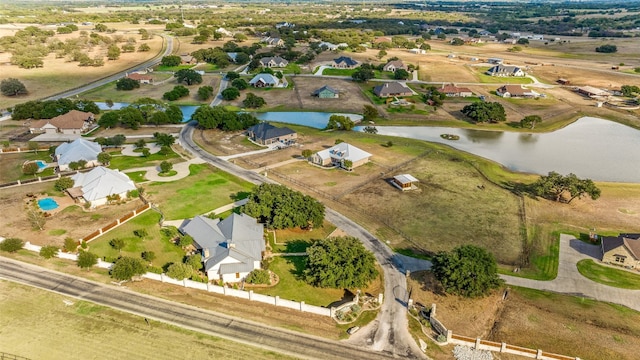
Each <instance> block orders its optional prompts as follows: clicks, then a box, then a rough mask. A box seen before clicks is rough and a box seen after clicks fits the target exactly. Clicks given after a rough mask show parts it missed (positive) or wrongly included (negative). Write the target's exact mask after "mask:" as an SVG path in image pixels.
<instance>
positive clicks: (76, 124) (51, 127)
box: [29, 110, 95, 134]
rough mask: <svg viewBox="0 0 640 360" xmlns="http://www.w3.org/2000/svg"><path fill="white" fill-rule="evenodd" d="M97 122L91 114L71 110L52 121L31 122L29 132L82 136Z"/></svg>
mask: <svg viewBox="0 0 640 360" xmlns="http://www.w3.org/2000/svg"><path fill="white" fill-rule="evenodd" d="M94 120H95V115H94V114H93V113H90V112H84V111H80V110H71V111H69V112H68V113H66V114H62V115H58V116H56V117H54V118H52V119H42V120H31V123H30V124H29V132H30V133H32V134H43V133H44V134H56V133H60V134H82V133H83V132H85V131H87V130H88V129H89V128H90V127H91V125H92V124H93V122H94Z"/></svg>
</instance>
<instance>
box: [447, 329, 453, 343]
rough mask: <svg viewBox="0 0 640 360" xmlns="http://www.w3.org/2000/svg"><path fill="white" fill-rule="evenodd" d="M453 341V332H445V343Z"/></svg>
mask: <svg viewBox="0 0 640 360" xmlns="http://www.w3.org/2000/svg"><path fill="white" fill-rule="evenodd" d="M452 339H453V331H451V330H447V342H450V341H451V340H452Z"/></svg>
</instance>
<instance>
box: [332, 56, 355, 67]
mask: <svg viewBox="0 0 640 360" xmlns="http://www.w3.org/2000/svg"><path fill="white" fill-rule="evenodd" d="M331 66H333V67H334V68H338V69H353V68H355V67H356V66H358V62H357V61H355V60H353V59H352V58H350V57H348V56H340V57H339V58H337V59H333V63H332V64H331Z"/></svg>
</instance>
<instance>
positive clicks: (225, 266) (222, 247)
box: [180, 213, 265, 282]
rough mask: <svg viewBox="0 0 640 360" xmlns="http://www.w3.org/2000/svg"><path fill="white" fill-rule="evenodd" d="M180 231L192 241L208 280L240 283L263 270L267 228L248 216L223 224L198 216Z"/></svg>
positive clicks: (223, 222) (240, 215) (241, 215)
mask: <svg viewBox="0 0 640 360" xmlns="http://www.w3.org/2000/svg"><path fill="white" fill-rule="evenodd" d="M180 231H181V232H182V233H184V234H188V235H190V236H191V237H192V238H193V242H194V245H195V246H196V248H197V249H198V250H199V251H200V252H201V254H202V261H203V262H204V271H205V272H206V274H207V277H208V278H209V280H222V281H224V282H239V281H242V280H243V279H245V278H246V277H247V275H249V273H250V272H251V271H253V270H255V269H260V266H261V265H260V264H261V261H262V256H263V255H264V251H265V241H264V225H263V224H259V223H257V221H256V219H254V218H252V217H251V216H249V215H246V214H236V213H233V214H231V215H230V216H229V217H228V218H226V219H224V220H222V221H221V220H220V219H210V218H208V217H205V216H196V217H194V218H193V219H192V220H191V221H189V223H187V224H186V225H184V226H183V227H182V228H181V229H180Z"/></svg>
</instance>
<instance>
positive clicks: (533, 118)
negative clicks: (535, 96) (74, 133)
mask: <svg viewBox="0 0 640 360" xmlns="http://www.w3.org/2000/svg"><path fill="white" fill-rule="evenodd" d="M540 122H542V118H541V117H540V116H538V115H528V116H525V117H524V118H523V119H522V120H520V126H521V127H523V128H525V127H528V128H530V129H533V128H534V127H535V126H536V124H538V123H540Z"/></svg>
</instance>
